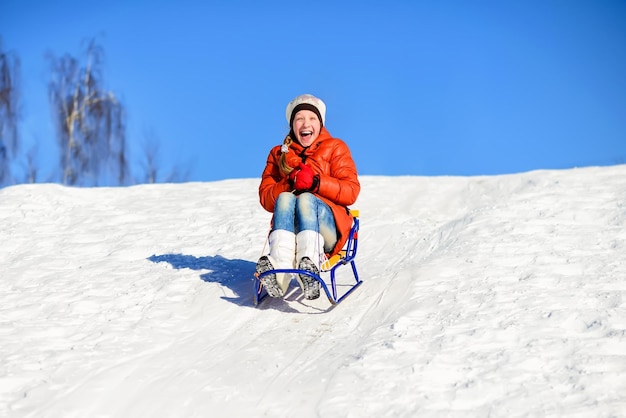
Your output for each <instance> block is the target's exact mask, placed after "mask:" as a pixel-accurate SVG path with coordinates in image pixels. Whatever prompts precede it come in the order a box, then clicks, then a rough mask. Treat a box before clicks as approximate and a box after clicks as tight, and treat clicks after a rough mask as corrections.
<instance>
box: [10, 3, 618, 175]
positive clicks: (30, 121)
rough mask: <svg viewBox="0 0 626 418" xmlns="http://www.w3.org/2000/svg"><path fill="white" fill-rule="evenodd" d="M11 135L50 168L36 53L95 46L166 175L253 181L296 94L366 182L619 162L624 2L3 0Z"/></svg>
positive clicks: (42, 70)
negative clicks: (16, 106)
mask: <svg viewBox="0 0 626 418" xmlns="http://www.w3.org/2000/svg"><path fill="white" fill-rule="evenodd" d="M0 36H2V40H3V47H4V49H5V50H12V51H14V52H16V53H17V55H18V56H19V57H20V60H21V80H20V85H21V89H22V92H23V94H22V97H21V100H22V122H21V125H20V128H21V135H22V140H23V142H24V143H25V144H26V146H27V147H28V146H30V145H32V144H34V143H38V144H39V145H38V152H39V154H38V161H39V165H40V166H41V173H40V178H41V179H42V180H45V179H46V178H49V177H50V176H53V175H54V169H55V167H54V164H55V162H56V158H57V155H58V151H57V148H56V145H55V144H56V143H55V139H54V129H53V126H52V121H51V117H50V108H49V105H48V101H47V91H46V83H47V81H48V77H49V69H48V68H49V67H48V63H47V61H46V60H45V58H44V56H45V54H46V53H47V52H52V53H53V54H55V55H56V56H61V55H64V54H66V53H70V54H72V55H74V56H79V55H80V54H81V53H82V51H83V48H82V47H83V45H84V41H85V40H88V39H91V38H95V39H96V41H97V42H98V44H100V45H101V46H102V47H103V48H104V51H105V83H106V87H107V89H109V90H111V91H112V92H114V93H115V94H116V95H117V96H118V97H120V98H121V99H122V101H123V103H124V105H125V107H126V110H127V116H128V120H127V122H128V129H127V136H128V139H129V141H130V142H131V144H132V146H131V148H130V152H131V158H130V160H131V162H132V163H133V165H134V166H135V167H133V171H134V172H135V173H136V176H137V177H141V174H140V173H141V169H140V168H139V167H138V166H137V165H138V164H139V162H140V161H141V159H142V153H141V144H144V143H145V142H146V140H147V138H148V137H149V136H153V137H156V138H157V139H158V141H159V143H160V167H161V169H162V170H163V173H162V175H163V176H164V175H165V174H166V172H167V171H168V170H170V169H171V168H173V167H177V168H178V169H180V170H181V171H184V172H187V173H188V175H187V176H186V179H187V180H190V181H214V180H220V179H227V178H251V177H258V176H260V174H261V172H262V170H263V167H264V165H265V159H266V156H267V152H268V151H269V149H270V147H271V146H273V145H275V144H279V143H280V142H281V141H282V139H283V137H284V135H285V134H286V132H287V130H288V125H287V122H286V120H285V115H284V110H285V106H286V104H287V102H288V101H289V100H291V99H292V98H293V97H295V96H296V95H298V94H302V93H311V94H314V95H317V96H319V97H320V98H322V99H323V100H324V101H325V102H326V105H327V108H328V110H327V116H326V119H327V123H326V126H327V128H328V129H329V131H330V132H331V134H333V135H334V136H336V137H340V138H342V139H344V140H345V141H346V142H347V143H348V145H349V146H350V147H351V149H352V152H353V156H354V159H355V161H356V164H357V168H358V169H359V172H360V174H361V175H386V176H395V175H426V176H433V175H483V174H488V175H491V174H506V173H515V172H522V171H528V170H534V169H544V168H545V169H552V168H556V169H560V168H571V167H576V166H588V165H611V164H621V163H626V1H623V0H613V1H610V0H597V1H594V0H588V1H580V0H561V1H557V0H546V1H535V0H527V1H521V0H520V1H480V0H479V1H445V0H442V1H434V0H433V1H417V0H405V1H399V0H387V1H367V0H361V1H325V0H320V1H310V2H306V1H305V2H293V1H246V0H224V1H184V0H183V1H178V2H161V1H131V0H125V1H118V0H111V1H106V2H90V1H74V0H68V1H54V2H53V1H43V0H42V1H36V0H21V1H19V2H18V1H13V2H9V1H4V2H2V3H0Z"/></svg>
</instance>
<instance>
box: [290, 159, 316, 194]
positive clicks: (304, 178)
mask: <svg viewBox="0 0 626 418" xmlns="http://www.w3.org/2000/svg"><path fill="white" fill-rule="evenodd" d="M298 168H299V170H298V172H297V173H296V174H295V176H294V177H293V179H292V181H293V188H294V189H296V190H297V191H302V190H309V189H310V188H311V187H312V186H313V170H311V167H309V166H308V165H305V164H303V163H300V165H298ZM294 171H296V170H294ZM292 174H293V173H292Z"/></svg>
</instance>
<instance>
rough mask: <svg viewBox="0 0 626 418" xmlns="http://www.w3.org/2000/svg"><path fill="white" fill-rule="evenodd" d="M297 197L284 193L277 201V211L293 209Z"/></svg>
mask: <svg viewBox="0 0 626 418" xmlns="http://www.w3.org/2000/svg"><path fill="white" fill-rule="evenodd" d="M295 202H296V196H295V195H294V194H293V193H289V192H282V193H281V194H279V195H278V199H276V205H275V207H276V208H275V210H279V211H280V210H287V209H292V208H293V207H294V206H295Z"/></svg>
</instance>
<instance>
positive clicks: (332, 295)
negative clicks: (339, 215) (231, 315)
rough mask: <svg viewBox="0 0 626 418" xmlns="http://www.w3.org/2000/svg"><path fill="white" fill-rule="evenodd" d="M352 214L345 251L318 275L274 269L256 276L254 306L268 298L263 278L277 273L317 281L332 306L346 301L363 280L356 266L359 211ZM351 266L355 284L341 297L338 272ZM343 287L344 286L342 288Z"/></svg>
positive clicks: (322, 268) (332, 259)
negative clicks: (300, 275) (338, 287)
mask: <svg viewBox="0 0 626 418" xmlns="http://www.w3.org/2000/svg"><path fill="white" fill-rule="evenodd" d="M350 214H351V215H352V217H353V219H354V220H353V223H352V229H351V230H350V236H349V237H348V241H347V242H346V245H345V247H344V249H343V250H341V251H340V252H339V253H338V254H335V255H333V256H332V257H330V258H329V259H328V260H326V261H325V262H324V263H323V264H322V265H321V268H320V274H319V275H317V274H315V273H312V272H310V271H306V270H300V269H274V270H268V271H265V272H263V273H261V274H255V280H254V305H255V306H257V305H258V304H259V303H260V302H261V301H262V300H263V299H264V298H265V297H266V296H267V292H265V290H264V289H263V285H262V284H261V280H260V279H261V278H262V277H264V276H266V275H268V274H276V273H292V274H305V275H307V276H310V277H312V278H314V279H315V280H317V281H318V282H319V283H320V287H321V289H323V290H324V293H326V296H327V297H328V300H329V301H330V303H331V304H333V305H336V304H338V303H339V302H341V301H342V300H344V299H345V298H346V297H347V296H348V295H349V294H350V293H352V292H353V291H354V290H355V289H356V288H357V287H358V286H359V285H360V284H361V283H363V281H362V280H360V279H359V274H358V272H357V270H356V264H355V261H354V258H355V257H356V251H357V248H358V242H359V211H358V210H355V209H352V210H350ZM347 264H349V265H350V267H351V269H352V275H351V276H353V277H354V282H353V283H352V284H350V285H348V289H347V290H346V291H345V292H343V293H342V294H341V295H339V294H338V290H337V278H336V274H337V273H336V271H337V269H339V268H340V267H342V266H345V265H347ZM322 276H324V277H326V278H327V280H324V278H323V277H322ZM342 287H343V286H342Z"/></svg>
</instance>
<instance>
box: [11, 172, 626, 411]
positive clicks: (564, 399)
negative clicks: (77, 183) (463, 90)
mask: <svg viewBox="0 0 626 418" xmlns="http://www.w3.org/2000/svg"><path fill="white" fill-rule="evenodd" d="M258 181H259V180H258V179H243V180H227V181H220V182H213V183H189V184H171V185H170V184H166V185H141V186H134V187H128V188H104V189H77V188H68V187H62V186H59V185H52V184H45V185H21V186H15V187H10V188H6V189H2V190H0V217H1V219H2V223H1V224H0V241H1V244H0V245H1V246H0V416H6V417H104V416H110V417H131V416H132V417H148V416H150V417H206V416H215V417H219V416H224V417H249V416H277V417H283V416H284V417H288V416H296V415H297V416H301V417H314V416H322V417H365V416H372V417H373V416H376V417H384V416H389V417H406V416H420V417H430V416H433V417H439V416H445V417H467V416H475V417H486V416H491V417H522V416H542V417H543V416H568V417H609V416H626V166H625V165H618V166H612V167H589V168H583V169H572V170H561V171H535V172H529V173H521V174H515V175H505V176H492V177H434V178H428V177H362V178H361V183H362V193H361V196H360V198H359V201H358V202H357V204H356V205H354V207H355V208H358V209H359V210H360V213H361V233H360V246H359V253H358V256H357V266H358V268H359V273H360V276H361V278H362V279H363V280H364V284H363V285H362V286H361V287H360V288H359V289H357V290H356V291H355V293H354V294H353V295H351V296H350V297H348V298H347V299H346V300H345V302H343V303H341V304H340V305H338V306H337V307H335V308H334V309H330V310H327V309H328V307H329V304H328V301H327V300H325V299H323V298H322V299H320V300H318V301H315V302H309V301H304V300H302V299H301V298H300V293H299V292H298V291H294V292H292V293H291V294H289V295H288V297H287V300H266V301H265V302H264V303H263V304H262V305H261V306H259V307H258V308H255V307H254V306H253V303H252V294H251V292H252V273H253V270H254V264H255V262H256V259H257V258H258V257H259V256H260V255H261V253H262V251H263V243H264V241H265V237H266V234H267V232H268V224H269V220H270V214H269V213H267V212H265V211H263V209H262V208H261V207H260V206H259V204H258V200H257V186H258ZM294 289H295V288H294Z"/></svg>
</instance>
